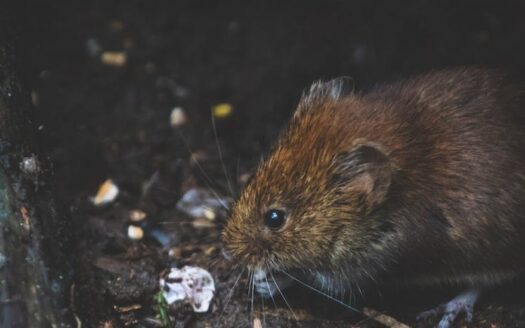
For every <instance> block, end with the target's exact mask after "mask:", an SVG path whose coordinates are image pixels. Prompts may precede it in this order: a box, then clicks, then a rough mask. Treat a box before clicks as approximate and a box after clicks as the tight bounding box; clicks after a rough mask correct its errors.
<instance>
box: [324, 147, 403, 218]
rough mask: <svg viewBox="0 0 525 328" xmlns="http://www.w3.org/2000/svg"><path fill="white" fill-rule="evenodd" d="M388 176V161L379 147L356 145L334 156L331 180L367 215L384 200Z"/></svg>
mask: <svg viewBox="0 0 525 328" xmlns="http://www.w3.org/2000/svg"><path fill="white" fill-rule="evenodd" d="M392 173H393V167H392V163H391V161H390V158H389V157H388V155H387V154H386V153H385V152H384V151H383V150H382V149H381V146H380V145H377V144H374V143H360V144H358V145H356V146H355V147H354V148H352V149H351V150H349V151H344V152H342V153H340V154H338V155H337V157H336V165H335V174H334V177H333V178H334V179H335V181H334V182H335V183H336V184H338V185H339V186H340V187H341V188H342V189H343V190H344V191H345V192H348V193H349V194H351V195H353V196H355V199H358V200H359V201H360V203H361V204H359V205H364V206H365V208H364V210H365V212H369V211H371V210H373V209H374V208H375V207H377V206H378V205H380V204H381V203H382V202H383V201H384V200H385V198H386V196H387V193H388V189H389V188H390V183H391V181H392ZM352 198H354V197H352Z"/></svg>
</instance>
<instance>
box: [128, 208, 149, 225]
mask: <svg viewBox="0 0 525 328" xmlns="http://www.w3.org/2000/svg"><path fill="white" fill-rule="evenodd" d="M146 216H147V214H146V213H145V212H144V211H141V210H132V211H129V219H130V220H131V221H133V222H140V221H142V220H144V219H145V218H146Z"/></svg>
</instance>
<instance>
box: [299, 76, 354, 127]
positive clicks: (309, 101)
mask: <svg viewBox="0 0 525 328" xmlns="http://www.w3.org/2000/svg"><path fill="white" fill-rule="evenodd" d="M353 88H354V83H353V79H352V78H351V77H348V76H342V77H338V78H335V79H332V80H329V81H316V82H314V83H313V84H312V85H311V86H310V89H308V90H306V91H305V92H303V95H302V96H301V100H300V101H299V106H298V107H297V110H296V111H295V114H294V117H297V116H299V115H301V114H302V113H305V112H307V111H308V110H309V109H314V108H316V107H317V106H316V105H319V104H321V103H323V102H326V101H329V100H337V99H340V98H342V97H343V96H345V95H347V94H349V93H351V92H352V90H353Z"/></svg>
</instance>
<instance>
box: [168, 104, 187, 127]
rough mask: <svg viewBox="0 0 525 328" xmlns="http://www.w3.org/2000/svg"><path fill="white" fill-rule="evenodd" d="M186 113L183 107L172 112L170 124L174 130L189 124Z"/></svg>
mask: <svg viewBox="0 0 525 328" xmlns="http://www.w3.org/2000/svg"><path fill="white" fill-rule="evenodd" d="M187 120H188V119H187V118H186V113H185V112H184V109H182V108H181V107H175V108H173V110H172V111H171V115H170V124H171V126H172V127H174V128H178V127H179V126H182V125H184V124H185V123H186V122H187Z"/></svg>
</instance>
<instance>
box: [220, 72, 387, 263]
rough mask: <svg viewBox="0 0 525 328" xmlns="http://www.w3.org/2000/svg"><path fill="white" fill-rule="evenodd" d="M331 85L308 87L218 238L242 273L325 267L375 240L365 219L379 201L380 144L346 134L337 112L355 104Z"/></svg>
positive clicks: (383, 184) (371, 222)
mask: <svg viewBox="0 0 525 328" xmlns="http://www.w3.org/2000/svg"><path fill="white" fill-rule="evenodd" d="M330 83H335V82H330ZM315 87H316V88H317V90H315V89H314V88H315ZM333 88H334V85H326V84H323V85H317V86H316V85H314V87H312V89H314V90H313V91H312V90H311V91H310V93H308V94H307V95H305V96H304V97H303V100H302V101H301V103H300V105H299V108H298V110H297V111H296V113H295V115H294V118H293V119H292V121H291V124H290V126H289V127H288V129H287V130H286V132H285V133H284V134H283V135H282V136H281V138H280V139H279V143H278V144H277V146H276V148H275V149H274V150H273V152H272V153H271V154H270V156H269V157H268V158H267V159H266V160H265V161H264V162H263V163H262V164H261V165H260V167H259V169H258V170H257V172H256V173H255V175H254V177H253V178H252V180H251V182H250V183H249V184H248V185H247V187H246V188H245V190H244V191H243V193H242V195H241V197H240V199H239V200H238V201H237V202H236V204H235V205H234V207H233V211H232V215H231V217H230V218H229V220H228V222H227V225H226V227H225V229H224V232H223V239H224V242H225V245H226V248H227V250H228V251H229V253H231V255H233V257H234V258H236V259H237V260H239V261H241V262H242V263H244V264H245V265H247V266H248V267H249V268H250V269H259V268H262V269H270V270H279V269H282V270H286V269H310V270H315V269H316V268H317V269H321V268H327V269H330V268H334V267H336V266H340V265H341V263H340V262H341V261H342V260H343V259H348V258H352V256H355V257H356V259H357V258H358V257H359V253H360V252H362V251H363V249H365V248H367V247H369V245H370V244H369V243H372V240H373V239H374V238H376V236H375V233H374V231H377V229H375V227H376V226H377V225H378V224H379V223H378V222H379V221H380V220H375V219H373V218H372V216H374V215H375V214H374V213H376V212H377V211H375V210H376V209H378V208H379V207H380V205H381V204H382V203H383V202H384V200H385V198H386V196H387V192H388V189H389V187H390V181H391V171H392V169H391V163H390V160H389V157H388V156H387V155H386V152H385V151H384V150H382V147H381V146H380V145H377V144H374V143H373V142H370V141H369V140H365V139H360V138H353V137H352V133H349V132H348V130H349V129H351V127H349V126H347V124H346V123H345V122H342V120H345V118H344V117H343V116H344V112H348V110H345V108H341V107H346V106H359V101H358V100H356V99H351V98H352V97H350V98H344V99H341V97H340V96H339V93H334V92H333ZM313 92H314V95H312V93H313ZM315 92H316V93H315ZM357 261H359V259H358V260H357Z"/></svg>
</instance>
